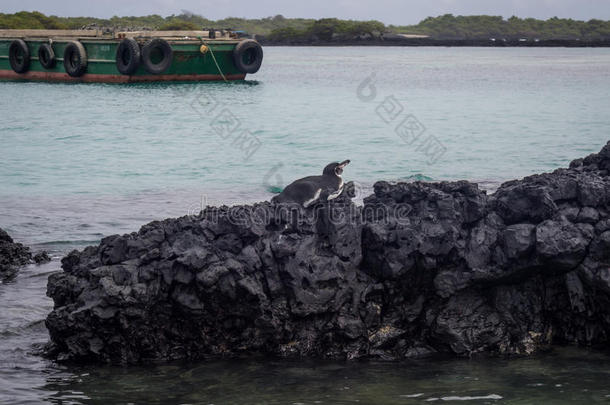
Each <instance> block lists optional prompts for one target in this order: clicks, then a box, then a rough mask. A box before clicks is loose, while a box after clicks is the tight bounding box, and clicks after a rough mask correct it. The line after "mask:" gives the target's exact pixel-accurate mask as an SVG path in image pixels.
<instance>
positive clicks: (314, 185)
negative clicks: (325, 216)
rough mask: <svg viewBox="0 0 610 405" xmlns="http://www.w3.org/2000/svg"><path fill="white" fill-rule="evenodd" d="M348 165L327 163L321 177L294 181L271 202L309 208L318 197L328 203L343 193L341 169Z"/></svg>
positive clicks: (345, 162)
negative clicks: (290, 203) (321, 197)
mask: <svg viewBox="0 0 610 405" xmlns="http://www.w3.org/2000/svg"><path fill="white" fill-rule="evenodd" d="M348 164H349V160H344V161H343V162H341V163H337V162H335V163H329V164H328V165H327V166H326V167H325V168H324V171H323V172H322V175H321V176H309V177H304V178H302V179H299V180H295V181H294V182H292V183H290V184H289V185H287V186H286V188H284V191H282V192H281V193H280V194H279V195H277V196H275V197H273V199H272V200H271V201H274V202H278V203H285V202H295V203H298V204H301V205H303V207H309V206H310V205H311V204H313V203H314V202H316V201H318V199H320V196H323V198H326V200H327V201H330V200H332V199H334V198H337V197H339V195H340V194H341V192H342V191H343V178H342V177H341V174H342V173H343V168H344V167H345V166H347V165H348Z"/></svg>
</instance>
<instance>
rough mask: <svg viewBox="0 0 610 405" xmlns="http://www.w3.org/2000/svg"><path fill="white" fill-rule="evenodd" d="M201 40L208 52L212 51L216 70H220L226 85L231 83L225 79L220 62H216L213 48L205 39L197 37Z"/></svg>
mask: <svg viewBox="0 0 610 405" xmlns="http://www.w3.org/2000/svg"><path fill="white" fill-rule="evenodd" d="M197 38H199V40H200V41H201V43H202V44H203V45H205V46H206V47H207V48H208V50H209V51H210V55H212V60H213V61H214V64H215V65H216V69H218V73H220V76H222V80H224V81H225V83H228V82H229V81H228V80H227V78H226V77H225V75H224V73H222V70H221V69H220V66H219V65H218V62H217V61H216V56H214V51H213V50H212V47H211V46H210V45H208V44H207V43H206V42H205V41H204V40H203V38H201V37H197Z"/></svg>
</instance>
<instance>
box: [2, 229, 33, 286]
mask: <svg viewBox="0 0 610 405" xmlns="http://www.w3.org/2000/svg"><path fill="white" fill-rule="evenodd" d="M31 260H32V253H31V252H30V249H29V248H28V247H26V246H23V245H22V244H21V243H17V242H15V241H13V238H11V237H10V236H9V234H7V233H6V232H5V231H4V230H3V229H1V228H0V279H7V278H10V277H12V276H14V275H15V274H16V273H17V272H18V271H19V267H21V266H24V265H26V264H28V263H30V261H31Z"/></svg>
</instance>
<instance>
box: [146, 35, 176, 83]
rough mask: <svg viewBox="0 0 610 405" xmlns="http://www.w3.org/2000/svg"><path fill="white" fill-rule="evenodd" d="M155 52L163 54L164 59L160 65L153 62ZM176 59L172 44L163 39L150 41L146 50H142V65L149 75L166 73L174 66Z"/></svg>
mask: <svg viewBox="0 0 610 405" xmlns="http://www.w3.org/2000/svg"><path fill="white" fill-rule="evenodd" d="M153 52H161V55H162V58H161V61H160V62H158V63H154V62H153V61H152V55H153ZM173 58H174V51H173V50H172V47H171V46H170V44H169V43H168V42H167V41H166V40H164V39H161V38H155V39H153V40H150V41H149V42H148V43H147V44H146V45H144V48H142V63H143V64H144V69H146V71H147V72H148V73H152V74H153V75H159V74H161V73H165V72H166V71H167V69H169V67H170V66H171V65H172V59H173Z"/></svg>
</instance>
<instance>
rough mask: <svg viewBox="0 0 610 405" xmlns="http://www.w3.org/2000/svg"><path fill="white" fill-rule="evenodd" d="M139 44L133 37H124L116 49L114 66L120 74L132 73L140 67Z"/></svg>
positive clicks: (140, 54)
mask: <svg viewBox="0 0 610 405" xmlns="http://www.w3.org/2000/svg"><path fill="white" fill-rule="evenodd" d="M141 56H142V53H141V52H140V44H138V41H136V40H135V39H133V38H125V39H123V40H122V41H121V42H120V43H119V46H118V47H117V49H116V68H117V69H118V71H119V72H121V74H124V75H132V74H134V73H135V71H136V70H138V68H139V67H140V61H141V60H142V58H141Z"/></svg>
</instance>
